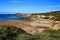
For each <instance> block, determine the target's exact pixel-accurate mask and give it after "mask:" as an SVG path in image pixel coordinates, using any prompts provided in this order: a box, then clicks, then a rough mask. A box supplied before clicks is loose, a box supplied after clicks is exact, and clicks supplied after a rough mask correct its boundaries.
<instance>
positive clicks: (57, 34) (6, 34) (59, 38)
mask: <svg viewBox="0 0 60 40" xmlns="http://www.w3.org/2000/svg"><path fill="white" fill-rule="evenodd" d="M0 40H60V30H57V31H54V30H45V31H44V32H42V33H37V34H36V35H30V34H27V33H26V32H25V31H23V30H21V29H19V28H16V27H14V26H2V25H0Z"/></svg>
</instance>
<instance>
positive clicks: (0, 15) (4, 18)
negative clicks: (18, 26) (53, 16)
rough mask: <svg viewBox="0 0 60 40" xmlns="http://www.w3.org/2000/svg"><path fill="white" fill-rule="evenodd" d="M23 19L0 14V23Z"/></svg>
mask: <svg viewBox="0 0 60 40" xmlns="http://www.w3.org/2000/svg"><path fill="white" fill-rule="evenodd" d="M22 18H25V17H24V16H15V15H10V14H9V15H8V14H0V22H2V21H9V20H15V19H22Z"/></svg>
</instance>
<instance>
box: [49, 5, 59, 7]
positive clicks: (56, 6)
mask: <svg viewBox="0 0 60 40" xmlns="http://www.w3.org/2000/svg"><path fill="white" fill-rule="evenodd" d="M49 7H60V5H53V6H49Z"/></svg>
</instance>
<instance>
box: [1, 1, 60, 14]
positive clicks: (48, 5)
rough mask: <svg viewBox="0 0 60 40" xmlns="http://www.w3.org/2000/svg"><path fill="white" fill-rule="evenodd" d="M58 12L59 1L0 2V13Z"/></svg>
mask: <svg viewBox="0 0 60 40" xmlns="http://www.w3.org/2000/svg"><path fill="white" fill-rule="evenodd" d="M50 11H60V0H0V12H15V13H17V12H19V13H41V12H50Z"/></svg>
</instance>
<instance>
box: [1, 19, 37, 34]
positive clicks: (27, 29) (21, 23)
mask: <svg viewBox="0 0 60 40" xmlns="http://www.w3.org/2000/svg"><path fill="white" fill-rule="evenodd" d="M0 25H9V26H15V27H17V28H20V29H22V30H24V31H25V32H27V33H29V34H32V35H33V34H35V33H37V30H36V29H35V28H34V27H32V26H31V25H29V22H25V21H21V20H12V21H7V22H0Z"/></svg>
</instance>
